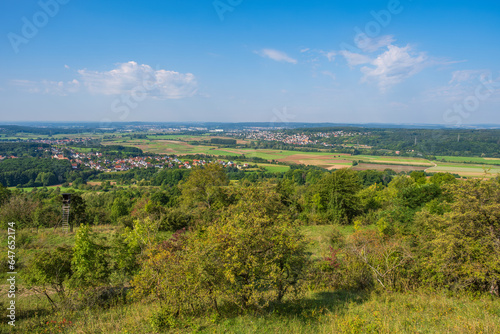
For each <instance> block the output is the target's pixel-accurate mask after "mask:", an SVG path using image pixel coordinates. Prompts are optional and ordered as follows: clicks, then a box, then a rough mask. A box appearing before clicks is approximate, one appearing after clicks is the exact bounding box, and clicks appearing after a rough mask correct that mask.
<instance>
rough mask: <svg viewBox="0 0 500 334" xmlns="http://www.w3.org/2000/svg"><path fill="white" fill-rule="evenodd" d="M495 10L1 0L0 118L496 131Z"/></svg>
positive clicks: (191, 0) (499, 23)
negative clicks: (483, 127) (484, 127)
mask: <svg viewBox="0 0 500 334" xmlns="http://www.w3.org/2000/svg"><path fill="white" fill-rule="evenodd" d="M499 33H500V4H499V3H498V2H497V1H447V0H443V1H424V0H413V1H410V0H400V1H397V0H387V1H375V0H372V1H359V0H349V1H347V0H346V1H324V0H323V1H317V0H308V1H305V0H304V1H292V0H287V1H284V0H275V1H270V0H267V1H264V0H220V1H219V0H216V1H213V0H210V1H204V0H196V1H195V0H182V1H177V0H162V1H124V0H122V1H114V0H108V1H94V0H85V1H82V0H80V1H79V0H40V1H31V0H24V1H15V0H2V2H1V3H0V36H2V37H1V38H0V60H1V62H0V98H1V101H2V103H1V106H0V121H94V122H103V123H105V122H109V121H228V122H240V121H260V122H276V121H282V122H336V123H367V122H380V123H433V124H445V125H449V126H457V125H466V124H480V123H489V124H491V123H497V124H500V113H499V111H500V108H499V107H500V66H499V61H498V60H499V59H500V43H499Z"/></svg>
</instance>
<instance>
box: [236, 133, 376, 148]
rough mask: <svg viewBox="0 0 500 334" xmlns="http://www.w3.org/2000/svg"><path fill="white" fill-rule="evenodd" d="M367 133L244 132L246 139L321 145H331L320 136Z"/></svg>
mask: <svg viewBox="0 0 500 334" xmlns="http://www.w3.org/2000/svg"><path fill="white" fill-rule="evenodd" d="M367 134H369V133H361V132H345V131H342V130H340V131H331V132H316V133H314V134H313V135H310V134H305V133H297V134H292V135H289V134H285V133H283V132H275V131H260V130H255V131H251V132H248V133H246V139H250V140H252V139H255V140H265V141H278V142H282V143H284V144H290V145H323V146H333V145H332V144H329V143H326V142H324V141H322V140H321V138H334V137H352V136H356V135H367Z"/></svg>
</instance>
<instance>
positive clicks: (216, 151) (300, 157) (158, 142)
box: [103, 135, 500, 177]
mask: <svg viewBox="0 0 500 334" xmlns="http://www.w3.org/2000/svg"><path fill="white" fill-rule="evenodd" d="M153 138H161V139H153ZM167 138H168V139H167ZM193 138H196V137H194V136H189V135H167V136H151V139H153V140H151V139H133V140H130V139H127V138H114V139H113V140H109V141H106V142H104V143H103V144H105V145H112V144H115V145H116V144H118V145H123V146H133V147H138V148H140V149H142V150H143V151H145V152H151V153H156V154H169V155H179V156H182V155H194V154H206V155H213V156H234V157H236V156H241V155H245V156H246V157H249V158H252V157H256V158H261V159H266V160H268V161H271V160H277V161H281V162H285V163H289V164H293V163H295V164H304V165H314V166H319V167H322V168H326V169H338V168H349V167H350V166H351V165H352V161H363V162H364V163H366V167H365V165H362V166H361V169H363V168H374V167H376V166H374V165H370V164H379V165H387V166H380V168H382V169H383V168H391V166H395V167H394V168H395V170H399V169H401V168H399V169H398V168H396V166H403V167H402V169H401V170H405V171H408V170H411V169H412V168H411V166H417V167H420V168H415V169H416V170H422V169H424V168H427V169H426V171H428V172H449V173H455V174H459V175H461V176H466V177H494V176H496V175H497V174H498V173H500V168H499V167H497V166H496V164H500V159H494V158H480V157H477V158H471V157H442V156H440V157H437V158H438V161H436V160H434V161H430V160H427V159H424V158H416V157H397V156H373V155H355V156H351V155H349V154H341V153H330V152H302V151H287V150H277V149H250V148H224V147H218V146H216V145H191V144H189V143H188V142H187V140H189V139H193ZM198 138H202V137H199V136H198ZM441 159H444V160H446V162H441V161H439V160H441ZM483 166H485V168H487V169H488V168H489V167H492V168H491V170H489V171H488V172H487V173H485V172H484V169H483ZM359 168H360V167H358V169H359ZM266 169H267V170H268V171H270V172H276V171H285V167H283V166H280V167H277V166H275V165H272V166H267V167H266Z"/></svg>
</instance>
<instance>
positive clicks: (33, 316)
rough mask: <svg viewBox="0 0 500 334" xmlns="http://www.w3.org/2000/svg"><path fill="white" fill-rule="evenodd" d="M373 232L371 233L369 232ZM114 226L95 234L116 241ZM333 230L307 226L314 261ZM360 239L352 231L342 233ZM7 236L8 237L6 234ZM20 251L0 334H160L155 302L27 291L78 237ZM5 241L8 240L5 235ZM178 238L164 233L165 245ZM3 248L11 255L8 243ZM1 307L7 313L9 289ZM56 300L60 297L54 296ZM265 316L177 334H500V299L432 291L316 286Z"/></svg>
mask: <svg viewBox="0 0 500 334" xmlns="http://www.w3.org/2000/svg"><path fill="white" fill-rule="evenodd" d="M365 228H372V227H365ZM115 230H116V227H114V226H99V227H96V228H95V231H96V232H97V233H98V234H99V235H101V236H102V237H103V238H106V239H108V240H109V237H110V235H111V234H112V233H113V232H114V231H115ZM331 230H332V226H330V225H318V226H305V227H303V228H302V232H303V234H304V236H305V237H306V239H307V240H308V241H309V251H310V253H311V257H313V258H318V257H322V256H324V254H325V252H326V250H327V248H328V243H329V240H328V236H329V233H330V231H331ZM340 231H341V233H342V234H345V235H348V234H351V233H353V232H354V228H353V227H352V226H345V227H342V228H341V229H340ZM4 232H5V231H4ZM18 233H21V234H22V237H21V239H22V240H23V244H22V245H20V249H19V250H18V255H17V256H18V259H19V266H20V273H19V275H18V278H19V280H18V282H17V284H18V295H17V299H16V306H17V320H16V327H15V328H10V326H9V325H7V323H6V321H3V322H2V323H1V324H0V333H151V334H152V333H157V332H155V331H154V330H153V327H152V324H151V321H150V318H151V316H152V315H153V314H155V312H157V310H158V309H159V308H160V305H159V304H157V303H156V302H145V301H134V300H133V299H130V300H128V301H127V302H126V303H119V304H116V305H109V306H108V307H107V308H104V309H102V308H99V309H89V308H83V309H76V310H71V309H69V308H67V309H65V308H63V309H59V310H58V311H57V312H53V311H52V310H51V306H50V304H49V302H48V301H47V299H46V298H45V297H44V296H43V295H41V294H36V293H34V292H33V291H31V290H27V289H26V288H25V287H24V286H23V283H22V277H23V271H22V270H23V269H22V266H23V263H25V261H26V260H27V259H29V258H30V257H31V256H34V254H35V253H36V251H38V250H40V249H52V248H55V247H57V246H62V245H73V244H74V241H75V239H74V236H75V234H74V233H63V232H62V231H58V230H57V231H54V230H52V229H41V230H40V231H39V232H38V233H34V232H33V231H29V230H25V231H20V232H18ZM4 234H5V233H4ZM170 235H171V234H169V233H164V235H162V238H165V239H166V238H168V237H170ZM2 246H3V247H4V249H5V248H6V243H5V242H3V243H2ZM2 290H3V291H4V293H2V296H1V297H0V305H1V306H2V307H3V308H4V309H5V307H6V305H7V302H8V300H7V298H6V294H5V290H6V285H3V286H2ZM49 294H53V293H52V292H51V291H49ZM271 309H272V311H271V312H270V313H266V314H258V313H256V314H246V315H237V314H235V315H233V316H230V317H226V318H219V317H218V316H217V314H208V315H206V316H203V317H196V318H194V317H188V316H184V317H180V318H179V319H176V320H175V324H172V326H173V328H172V329H171V331H167V332H171V333H464V334H465V333H500V300H499V299H498V298H497V299H493V298H490V297H489V296H476V297H471V296H463V295H451V294H449V293H448V294H446V293H441V292H432V291H412V292H407V293H390V292H371V293H363V292H352V291H343V290H341V291H324V290H318V289H315V288H313V287H311V288H309V289H307V290H306V291H304V292H303V293H301V294H300V295H298V296H295V297H294V298H292V299H288V300H285V301H284V302H283V303H281V304H280V305H271Z"/></svg>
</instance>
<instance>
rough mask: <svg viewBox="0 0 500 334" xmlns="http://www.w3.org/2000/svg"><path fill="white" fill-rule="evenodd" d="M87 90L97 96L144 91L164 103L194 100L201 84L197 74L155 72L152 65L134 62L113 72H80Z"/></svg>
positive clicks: (120, 66) (121, 65)
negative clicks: (173, 100) (185, 98)
mask: <svg viewBox="0 0 500 334" xmlns="http://www.w3.org/2000/svg"><path fill="white" fill-rule="evenodd" d="M78 74H80V76H81V78H82V81H83V84H84V86H85V87H86V88H87V89H88V90H89V92H91V93H93V94H104V95H118V94H130V93H131V92H132V91H134V90H141V91H144V92H146V94H147V95H149V96H153V97H157V98H160V99H179V98H184V97H188V96H192V95H193V94H194V93H195V92H196V88H197V83H196V79H195V77H194V75H193V74H191V73H187V74H182V73H179V72H174V71H166V70H153V69H152V68H151V66H149V65H144V64H143V65H139V64H137V63H136V62H134V61H129V62H128V63H123V64H119V65H118V67H117V68H115V69H113V70H111V71H105V72H99V71H89V70H86V69H84V70H79V71H78Z"/></svg>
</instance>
